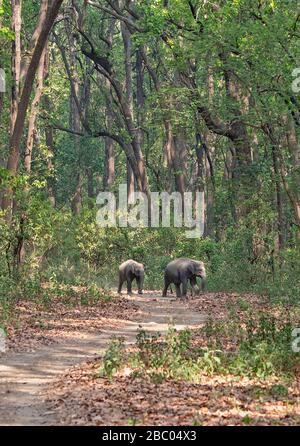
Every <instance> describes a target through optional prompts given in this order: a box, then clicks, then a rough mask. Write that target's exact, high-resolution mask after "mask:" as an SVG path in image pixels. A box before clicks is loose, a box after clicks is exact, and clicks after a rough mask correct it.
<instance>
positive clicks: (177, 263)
mask: <svg viewBox="0 0 300 446" xmlns="http://www.w3.org/2000/svg"><path fill="white" fill-rule="evenodd" d="M197 277H200V278H201V282H202V283H201V285H202V287H201V288H202V291H204V290H205V283H206V271H205V266H204V263H203V262H201V261H197V260H192V259H187V258H180V259H176V260H173V261H172V262H170V263H169V264H168V265H167V267H166V269H165V286H164V289H163V297H166V296H167V291H168V287H169V286H170V285H171V284H172V283H174V285H175V287H176V296H177V297H186V295H187V285H188V281H189V282H190V284H191V287H192V296H194V295H195V294H196V285H197ZM181 288H182V289H181Z"/></svg>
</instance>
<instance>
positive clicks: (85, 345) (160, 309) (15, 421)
mask: <svg viewBox="0 0 300 446" xmlns="http://www.w3.org/2000/svg"><path fill="white" fill-rule="evenodd" d="M128 299H134V302H135V303H136V304H137V305H138V306H139V307H140V309H141V310H142V314H143V316H142V317H141V320H138V321H134V322H132V321H128V320H120V326H119V328H115V329H109V330H102V331H101V332H100V333H99V334H98V335H96V334H91V333H90V332H82V331H81V332H80V333H78V332H76V333H75V334H74V336H71V337H70V338H68V339H67V340H65V339H64V340H63V342H61V343H58V344H55V345H51V346H46V347H41V348H40V349H38V350H36V351H35V352H30V353H8V354H7V355H5V356H3V357H0V426H1V425H2V426H7V425H10V426H18V425H19V426H20V425H21V426H40V425H55V424H56V422H57V419H58V414H57V413H55V412H50V411H49V410H48V409H47V406H46V404H45V402H44V395H45V392H46V390H47V389H48V388H49V386H50V385H51V381H52V380H53V379H55V378H56V377H57V376H58V375H59V374H60V373H63V372H64V371H66V370H67V369H68V368H69V367H71V366H74V365H76V364H79V363H81V362H84V361H87V360H88V359H91V358H95V357H97V356H101V355H102V354H103V353H104V351H105V350H106V348H107V346H108V344H109V342H110V340H111V337H112V336H114V335H115V336H122V337H124V339H125V343H126V344H130V343H133V342H134V341H135V338H136V334H137V330H138V329H139V328H140V327H142V328H143V329H145V330H146V331H147V332H153V333H156V332H159V333H161V334H165V333H166V331H167V330H168V327H169V325H170V323H174V326H175V328H176V329H178V330H181V329H184V328H185V327H190V328H196V327H197V326H199V325H201V324H202V323H203V322H204V320H205V315H203V314H201V313H199V312H198V313H197V312H196V311H195V312H193V311H191V309H190V308H188V307H187V305H186V304H185V302H180V301H178V300H175V299H174V298H162V297H161V294H159V293H158V292H146V293H145V294H144V295H143V296H138V295H134V296H132V297H128Z"/></svg>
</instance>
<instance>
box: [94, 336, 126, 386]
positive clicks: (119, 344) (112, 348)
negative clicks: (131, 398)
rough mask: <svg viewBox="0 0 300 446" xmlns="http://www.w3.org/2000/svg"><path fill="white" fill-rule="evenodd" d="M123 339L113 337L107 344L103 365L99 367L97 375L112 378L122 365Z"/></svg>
mask: <svg viewBox="0 0 300 446" xmlns="http://www.w3.org/2000/svg"><path fill="white" fill-rule="evenodd" d="M123 351H124V339H123V338H116V337H114V338H113V339H112V341H111V343H110V344H109V347H108V349H107V350H106V352H105V355H104V358H103V365H102V366H101V368H100V369H99V372H98V373H99V377H105V378H109V379H112V377H113V376H114V374H115V373H116V372H117V371H118V369H119V368H120V367H121V365H122V361H123V354H124V352H123Z"/></svg>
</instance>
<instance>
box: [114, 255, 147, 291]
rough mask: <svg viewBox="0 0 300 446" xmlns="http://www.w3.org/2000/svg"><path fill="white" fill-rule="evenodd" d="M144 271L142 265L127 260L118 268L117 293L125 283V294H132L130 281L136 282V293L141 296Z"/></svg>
mask: <svg viewBox="0 0 300 446" xmlns="http://www.w3.org/2000/svg"><path fill="white" fill-rule="evenodd" d="M144 277H145V270H144V265H143V264H142V263H138V262H136V261H135V260H132V259H130V260H127V261H126V262H124V263H122V264H121V265H120V266H119V287H118V293H121V291H122V285H123V283H124V282H125V281H126V282H127V293H128V294H131V293H132V289H131V286H132V281H133V280H136V283H137V286H138V293H139V294H143V285H144Z"/></svg>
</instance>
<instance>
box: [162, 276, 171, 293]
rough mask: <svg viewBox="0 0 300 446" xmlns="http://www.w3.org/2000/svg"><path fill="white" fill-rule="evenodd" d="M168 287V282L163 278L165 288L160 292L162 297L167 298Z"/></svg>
mask: <svg viewBox="0 0 300 446" xmlns="http://www.w3.org/2000/svg"><path fill="white" fill-rule="evenodd" d="M169 285H170V282H169V280H168V279H167V277H165V286H164V289H163V292H162V295H163V297H167V292H168V287H169Z"/></svg>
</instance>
